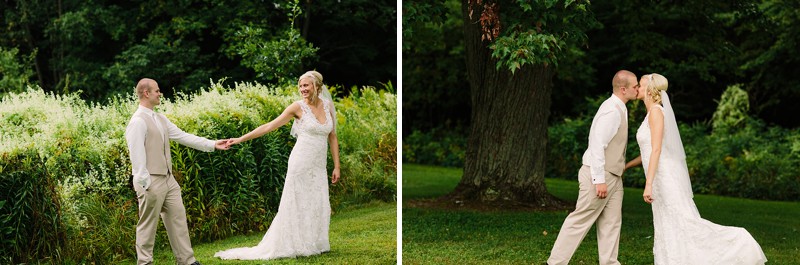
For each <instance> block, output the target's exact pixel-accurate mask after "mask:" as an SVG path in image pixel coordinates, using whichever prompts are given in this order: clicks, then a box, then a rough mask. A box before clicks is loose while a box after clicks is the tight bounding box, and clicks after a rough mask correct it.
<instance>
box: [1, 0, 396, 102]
mask: <svg viewBox="0 0 800 265" xmlns="http://www.w3.org/2000/svg"><path fill="white" fill-rule="evenodd" d="M395 4H396V3H395V2H394V1H388V0H379V1H367V0H346V1H311V0H277V1H224V0H207V1H201V0H187V1H174V2H172V1H156V0H139V1H124V2H118V1H104V0H100V1H88V2H87V1H76V0H35V1H1V2H0V10H2V11H0V12H2V13H1V14H2V19H0V28H1V30H0V94H3V93H8V92H19V91H22V90H24V89H25V85H26V84H35V85H39V86H41V87H42V89H44V90H45V91H47V92H56V93H59V94H66V93H69V92H76V91H81V93H80V94H81V97H82V98H84V99H89V100H93V101H101V100H103V99H105V98H107V97H109V96H111V95H114V94H121V93H122V94H126V93H129V91H130V88H131V87H132V86H133V84H134V82H135V81H136V80H138V79H139V78H142V77H144V76H148V77H151V78H154V79H156V80H158V81H159V84H160V86H161V87H162V89H163V90H164V92H165V94H166V95H167V96H171V95H173V94H174V93H175V92H184V93H191V92H194V91H196V90H197V89H199V88H201V87H205V86H208V85H209V84H210V83H209V82H210V81H209V80H210V79H214V80H216V79H220V78H225V77H227V78H229V80H231V81H259V82H262V83H265V82H280V81H284V80H282V79H285V80H292V81H293V79H294V78H295V77H296V76H298V75H299V74H300V73H302V72H303V71H305V70H308V69H311V68H315V69H317V70H318V71H320V72H322V73H323V74H324V75H325V81H326V83H329V84H339V85H343V86H345V87H350V86H362V85H370V86H375V87H384V86H382V85H380V83H387V82H393V83H394V82H396V69H395V68H396V37H395V36H396V24H395V18H396V10H395V9H396V6H395Z"/></svg>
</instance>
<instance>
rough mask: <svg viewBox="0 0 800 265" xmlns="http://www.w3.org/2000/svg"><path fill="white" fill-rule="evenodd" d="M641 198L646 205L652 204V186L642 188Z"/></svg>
mask: <svg viewBox="0 0 800 265" xmlns="http://www.w3.org/2000/svg"><path fill="white" fill-rule="evenodd" d="M642 198H643V199H644V202H646V203H653V185H649V184H648V185H645V186H644V194H642Z"/></svg>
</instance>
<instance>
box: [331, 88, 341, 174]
mask: <svg viewBox="0 0 800 265" xmlns="http://www.w3.org/2000/svg"><path fill="white" fill-rule="evenodd" d="M330 104H331V108H330V112H331V117H332V118H333V119H336V110H335V109H334V108H333V102H330ZM328 143H329V144H330V145H331V157H333V172H332V173H331V183H336V182H337V181H339V177H340V172H339V136H337V135H336V122H335V121H334V122H333V130H331V133H329V134H328Z"/></svg>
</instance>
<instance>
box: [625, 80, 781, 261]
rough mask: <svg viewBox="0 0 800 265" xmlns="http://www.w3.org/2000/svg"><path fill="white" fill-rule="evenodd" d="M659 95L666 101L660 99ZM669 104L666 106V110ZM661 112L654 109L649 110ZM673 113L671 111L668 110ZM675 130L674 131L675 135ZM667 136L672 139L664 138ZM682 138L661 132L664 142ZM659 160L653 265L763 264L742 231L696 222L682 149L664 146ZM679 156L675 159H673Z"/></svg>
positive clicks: (646, 155)
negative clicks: (676, 149)
mask: <svg viewBox="0 0 800 265" xmlns="http://www.w3.org/2000/svg"><path fill="white" fill-rule="evenodd" d="M662 95H664V94H663V93H662ZM668 104H669V102H668V100H667V101H666V102H665V106H668V107H669V105H668ZM656 107H658V108H661V110H662V111H664V108H663V107H662V106H660V105H656V106H654V107H653V108H656ZM668 110H669V111H670V113H667V112H664V113H665V120H667V119H668V118H667V115H670V114H671V115H673V116H672V118H673V120H672V121H673V122H674V114H672V113H671V107H670V108H669V109H668ZM649 117H650V112H648V114H647V117H645V119H644V122H642V125H641V126H640V127H639V129H638V131H637V132H636V140H637V142H638V143H639V149H640V150H641V155H642V163H643V165H644V169H645V172H647V168H648V164H649V162H650V152H651V150H652V147H651V145H650V125H649ZM673 130H674V131H673ZM668 134H671V135H668ZM668 137H673V138H672V139H676V138H674V137H678V138H677V139H679V137H680V133H679V132H677V126H667V125H665V126H664V139H668ZM663 142H664V144H663V145H664V146H662V152H661V158H660V159H659V162H658V169H657V170H656V176H655V178H654V180H653V199H654V200H653V203H652V207H653V225H654V227H655V235H654V242H653V256H654V259H655V264H656V265H678V264H679V265H694V264H698V265H713V264H725V265H729V264H743V265H744V264H747V265H750V264H764V263H765V262H766V261H767V258H766V256H764V252H763V251H762V250H761V247H760V246H759V245H758V243H757V242H756V241H755V239H753V237H752V236H751V235H750V233H748V232H747V230H745V229H744V228H740V227H732V226H722V225H718V224H715V223H712V222H710V221H708V220H705V219H703V218H701V217H700V213H699V212H698V211H697V207H696V206H695V204H694V201H693V199H692V197H693V195H692V185H691V183H690V181H689V171H688V169H687V166H686V158H685V154H684V153H683V152H684V151H683V146H682V144H681V143H680V141H679V140H678V142H677V144H676V145H678V146H679V147H680V150H678V151H670V150H675V149H674V147H668V146H666V143H668V142H670V141H663ZM676 153H677V154H676Z"/></svg>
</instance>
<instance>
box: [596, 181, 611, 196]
mask: <svg viewBox="0 0 800 265" xmlns="http://www.w3.org/2000/svg"><path fill="white" fill-rule="evenodd" d="M594 187H595V189H596V190H597V197H599V198H600V199H605V198H606V195H608V185H606V184H605V183H600V184H597V185H594Z"/></svg>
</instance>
